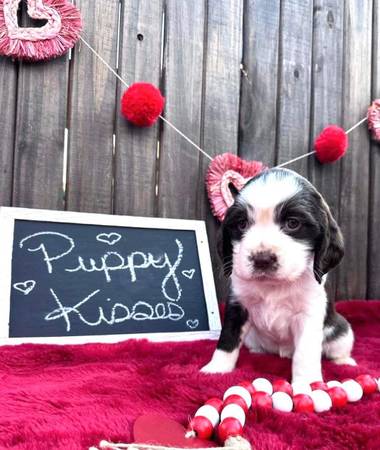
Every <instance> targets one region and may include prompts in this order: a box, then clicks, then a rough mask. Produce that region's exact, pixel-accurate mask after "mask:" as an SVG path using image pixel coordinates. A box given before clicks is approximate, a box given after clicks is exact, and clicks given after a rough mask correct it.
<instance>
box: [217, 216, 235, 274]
mask: <svg viewBox="0 0 380 450" xmlns="http://www.w3.org/2000/svg"><path fill="white" fill-rule="evenodd" d="M217 249H218V254H219V257H220V259H221V260H222V265H223V273H224V275H225V276H226V277H229V276H230V275H231V273H232V242H231V236H230V233H229V231H228V228H227V227H226V226H225V225H224V223H222V225H221V227H220V229H219V232H218V244H217Z"/></svg>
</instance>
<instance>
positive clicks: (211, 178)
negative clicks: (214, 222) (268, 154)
mask: <svg viewBox="0 0 380 450" xmlns="http://www.w3.org/2000/svg"><path fill="white" fill-rule="evenodd" d="M266 168H267V167H266V166H265V165H264V164H263V163H261V162H259V161H244V160H243V159H241V158H239V157H238V156H236V155H233V154H232V153H223V154H222V155H218V156H217V157H215V158H214V159H213V160H212V162H211V163H210V165H209V168H208V171H207V175H206V186H207V192H208V198H209V201H210V205H211V211H212V213H213V214H214V216H215V217H217V218H218V219H219V220H220V221H222V220H223V219H224V216H225V214H226V211H227V209H228V208H229V207H230V206H231V205H232V204H233V202H234V198H233V196H232V194H231V191H230V189H229V187H228V186H229V184H230V183H232V184H233V185H234V186H235V187H236V189H237V190H238V191H240V189H242V187H243V186H244V185H245V183H246V182H247V181H248V180H249V179H251V178H252V177H254V176H255V175H257V174H259V173H260V172H262V171H263V170H265V169H266Z"/></svg>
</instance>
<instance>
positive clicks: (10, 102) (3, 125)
mask: <svg viewBox="0 0 380 450" xmlns="http://www.w3.org/2000/svg"><path fill="white" fill-rule="evenodd" d="M17 68H18V64H17V63H15V62H14V61H12V60H11V59H10V58H1V59H0V105H1V111H3V112H4V111H6V114H2V117H1V121H0V136H1V139H0V205H2V206H8V205H10V204H11V201H12V182H13V149H14V138H15V136H14V134H15V121H16V98H17V95H16V94H17Z"/></svg>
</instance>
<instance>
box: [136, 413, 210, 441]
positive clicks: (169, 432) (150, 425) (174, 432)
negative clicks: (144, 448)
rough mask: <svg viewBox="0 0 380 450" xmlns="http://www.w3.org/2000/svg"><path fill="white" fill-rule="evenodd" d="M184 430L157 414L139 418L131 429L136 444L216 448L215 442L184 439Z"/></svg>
mask: <svg viewBox="0 0 380 450" xmlns="http://www.w3.org/2000/svg"><path fill="white" fill-rule="evenodd" d="M185 434H186V430H185V428H184V427H183V426H182V425H181V424H180V423H178V422H176V421H174V420H172V419H169V418H168V417H165V416H160V415H159V414H145V415H143V416H140V417H139V418H138V419H137V420H136V422H135V424H134V427H133V436H134V440H135V442H136V443H140V444H152V445H163V446H173V447H180V448H208V447H216V446H217V445H216V443H215V442H211V441H205V440H203V439H198V438H186V437H185Z"/></svg>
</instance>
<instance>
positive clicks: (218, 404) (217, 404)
mask: <svg viewBox="0 0 380 450" xmlns="http://www.w3.org/2000/svg"><path fill="white" fill-rule="evenodd" d="M205 405H210V406H213V407H214V408H215V409H216V410H217V411H218V413H219V414H220V411H221V410H222V409H223V400H221V399H220V398H217V397H213V398H210V399H209V400H207V402H206V403H205Z"/></svg>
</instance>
